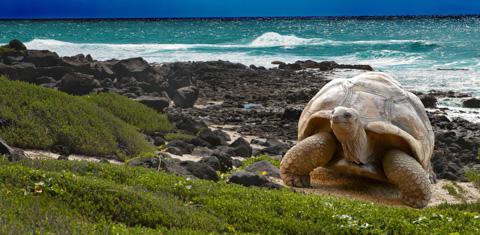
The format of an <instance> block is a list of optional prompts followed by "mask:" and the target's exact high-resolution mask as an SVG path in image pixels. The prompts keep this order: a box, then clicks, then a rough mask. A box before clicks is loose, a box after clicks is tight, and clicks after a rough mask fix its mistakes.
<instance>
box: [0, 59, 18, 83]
mask: <svg viewBox="0 0 480 235" xmlns="http://www.w3.org/2000/svg"><path fill="white" fill-rule="evenodd" d="M0 75H5V76H7V77H8V78H9V79H12V80H18V72H17V69H16V68H15V67H13V66H11V65H6V64H2V63H0Z"/></svg>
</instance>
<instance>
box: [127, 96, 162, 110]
mask: <svg viewBox="0 0 480 235" xmlns="http://www.w3.org/2000/svg"><path fill="white" fill-rule="evenodd" d="M135 100H136V101H138V102H140V103H142V104H144V105H146V106H148V107H150V108H152V109H155V110H157V111H159V112H163V111H164V110H165V109H166V108H168V106H169V105H170V100H169V99H168V98H166V97H152V96H140V97H137V98H135Z"/></svg>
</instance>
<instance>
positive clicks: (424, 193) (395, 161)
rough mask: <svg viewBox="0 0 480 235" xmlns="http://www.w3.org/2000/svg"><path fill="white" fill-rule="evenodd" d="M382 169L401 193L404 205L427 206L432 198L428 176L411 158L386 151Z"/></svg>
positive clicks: (396, 151) (392, 151)
mask: <svg viewBox="0 0 480 235" xmlns="http://www.w3.org/2000/svg"><path fill="white" fill-rule="evenodd" d="M383 169H384V171H385V175H386V176H387V178H388V180H389V181H390V182H392V183H393V184H395V185H396V186H397V187H398V189H399V190H400V192H401V193H402V200H403V202H404V203H405V204H407V205H409V206H411V207H415V208H423V207H425V206H427V204H428V202H429V201H430V198H431V196H432V192H431V189H430V180H429V176H428V174H427V172H426V171H425V170H424V169H423V168H422V166H421V165H420V163H418V161H417V160H416V159H415V158H414V157H413V156H410V155H408V154H406V153H404V152H402V151H399V150H391V151H388V152H387V153H386V154H385V156H384V158H383Z"/></svg>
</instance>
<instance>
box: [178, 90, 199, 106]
mask: <svg viewBox="0 0 480 235" xmlns="http://www.w3.org/2000/svg"><path fill="white" fill-rule="evenodd" d="M197 99H198V88H197V87H195V86H188V87H182V88H180V89H178V90H177V91H176V92H175V94H174V95H173V97H172V100H173V102H174V103H175V105H176V106H177V107H181V108H191V107H193V105H194V104H195V101H196V100H197Z"/></svg>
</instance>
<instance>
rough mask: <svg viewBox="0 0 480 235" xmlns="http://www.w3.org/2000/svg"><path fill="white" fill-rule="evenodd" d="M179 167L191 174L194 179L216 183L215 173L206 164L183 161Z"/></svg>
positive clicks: (216, 176)
mask: <svg viewBox="0 0 480 235" xmlns="http://www.w3.org/2000/svg"><path fill="white" fill-rule="evenodd" d="M180 166H181V167H183V168H185V169H186V170H187V171H189V172H190V173H192V175H194V176H195V177H197V178H199V179H204V180H212V181H218V179H219V178H218V175H217V172H216V171H215V170H214V169H213V168H212V167H210V166H209V165H207V164H204V163H199V162H192V161H183V162H181V163H180Z"/></svg>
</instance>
